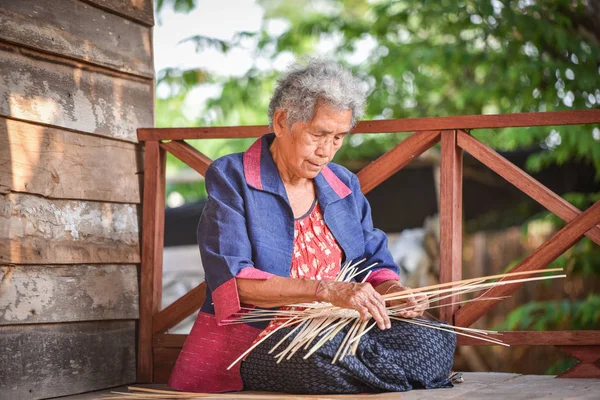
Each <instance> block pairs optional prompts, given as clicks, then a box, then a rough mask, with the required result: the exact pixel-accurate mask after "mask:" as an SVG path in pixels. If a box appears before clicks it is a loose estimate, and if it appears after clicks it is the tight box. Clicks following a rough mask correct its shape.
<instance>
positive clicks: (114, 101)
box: [0, 44, 154, 142]
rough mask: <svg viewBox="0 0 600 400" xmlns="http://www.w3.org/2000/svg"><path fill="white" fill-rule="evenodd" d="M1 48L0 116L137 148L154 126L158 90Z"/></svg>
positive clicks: (28, 53) (139, 83)
mask: <svg viewBox="0 0 600 400" xmlns="http://www.w3.org/2000/svg"><path fill="white" fill-rule="evenodd" d="M84 67H85V66H83V65H81V64H78V63H76V62H68V61H66V60H64V59H56V58H52V56H50V55H44V54H41V53H37V52H33V51H26V50H23V49H19V48H16V47H14V46H9V45H5V44H0V115H2V116H5V117H12V118H16V119H21V120H26V121H31V122H38V123H42V124H47V125H51V126H54V127H60V128H67V129H70V130H76V131H80V132H86V133H93V134H96V135H100V136H106V137H110V138H115V139H121V140H125V141H130V142H136V141H137V139H136V129H137V128H138V127H140V126H152V125H153V124H154V116H153V110H154V103H153V85H152V83H151V82H147V83H146V82H141V81H136V80H130V79H124V78H122V77H119V76H112V75H105V74H103V73H100V72H97V71H93V70H87V69H84Z"/></svg>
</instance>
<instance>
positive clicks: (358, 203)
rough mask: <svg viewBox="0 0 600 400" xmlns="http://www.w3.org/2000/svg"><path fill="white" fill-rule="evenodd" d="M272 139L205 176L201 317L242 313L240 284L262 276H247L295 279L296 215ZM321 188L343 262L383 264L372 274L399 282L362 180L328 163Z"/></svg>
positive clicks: (325, 215)
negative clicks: (204, 288)
mask: <svg viewBox="0 0 600 400" xmlns="http://www.w3.org/2000/svg"><path fill="white" fill-rule="evenodd" d="M274 137H275V135H274V134H268V135H264V136H263V137H262V138H260V139H259V140H257V141H256V143H255V144H254V145H252V147H250V148H249V149H248V151H247V152H246V153H243V154H242V153H238V154H232V155H228V156H225V157H222V158H220V159H218V160H216V161H215V162H213V163H212V165H211V166H210V168H209V169H208V171H207V172H206V189H207V191H208V194H209V198H208V201H207V203H206V206H205V208H204V211H203V213H202V217H201V219H200V224H199V225H198V243H199V245H200V253H201V255H202V264H203V266H204V270H205V273H206V282H207V286H208V290H207V300H206V302H205V304H204V306H203V307H202V310H203V311H204V312H209V313H211V314H212V313H215V312H216V316H217V321H221V320H223V319H226V318H228V317H229V316H230V315H231V314H232V313H234V312H237V311H238V310H239V299H238V297H237V287H236V286H235V279H234V278H235V277H236V276H237V275H238V274H239V273H240V272H241V271H242V270H243V269H246V268H254V269H257V270H258V271H255V272H256V273H255V274H252V272H253V271H248V270H246V271H245V274H246V276H255V277H257V278H260V277H261V276H264V277H266V276H267V275H265V274H264V273H265V272H266V273H268V274H273V275H279V276H283V277H289V276H290V266H291V263H292V250H293V242H294V214H293V211H292V208H291V206H290V202H289V200H288V198H287V195H286V192H285V188H284V186H283V182H282V180H281V178H280V176H279V171H278V170H277V167H276V165H275V162H274V161H273V158H272V156H271V152H270V151H269V145H270V143H271V142H272V141H273V139H274ZM315 188H316V193H317V199H318V202H319V204H320V207H321V210H322V212H323V218H324V220H325V223H326V224H327V226H328V227H329V229H330V230H331V232H332V234H333V236H334V237H335V238H336V240H337V241H338V243H339V245H340V247H341V248H342V250H343V254H344V259H345V260H359V259H362V258H366V261H365V262H364V263H363V264H362V265H363V266H367V265H370V264H372V263H374V262H377V263H378V264H377V266H376V267H375V268H373V269H372V274H373V273H375V272H376V271H378V270H381V269H387V270H388V271H389V272H393V274H392V275H388V277H395V279H397V274H398V272H399V270H398V267H397V266H396V264H395V263H394V261H393V258H392V256H391V254H390V252H389V251H388V248H387V238H386V235H385V234H384V233H383V232H382V231H380V230H378V229H375V228H374V227H373V222H372V220H371V209H370V206H369V203H368V202H367V200H366V198H365V196H364V195H363V194H362V192H361V191H360V184H359V182H358V179H357V177H356V175H354V174H353V173H352V172H350V171H348V170H347V169H346V168H344V167H342V166H340V165H337V164H334V163H329V164H328V165H327V166H326V167H325V168H324V169H323V171H321V173H319V174H318V175H317V176H316V178H315ZM261 272H262V274H261ZM378 275H379V276H381V274H375V275H374V276H378ZM361 278H362V277H360V276H359V277H357V279H361ZM223 285H226V286H223ZM213 303H214V307H213Z"/></svg>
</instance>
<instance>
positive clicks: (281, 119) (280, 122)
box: [273, 110, 289, 137]
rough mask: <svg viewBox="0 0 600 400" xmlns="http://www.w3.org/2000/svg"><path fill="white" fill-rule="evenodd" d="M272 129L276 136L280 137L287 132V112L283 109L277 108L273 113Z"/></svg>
mask: <svg viewBox="0 0 600 400" xmlns="http://www.w3.org/2000/svg"><path fill="white" fill-rule="evenodd" d="M273 131H274V132H275V136H276V137H281V136H283V135H286V134H288V133H289V129H288V123H287V113H286V112H285V111H284V110H277V111H275V113H274V114H273Z"/></svg>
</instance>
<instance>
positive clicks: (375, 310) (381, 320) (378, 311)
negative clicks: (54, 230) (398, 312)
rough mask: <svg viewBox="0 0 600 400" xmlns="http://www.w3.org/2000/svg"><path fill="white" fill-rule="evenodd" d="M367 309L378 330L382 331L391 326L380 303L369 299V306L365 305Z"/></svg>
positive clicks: (374, 299) (372, 298)
mask: <svg viewBox="0 0 600 400" xmlns="http://www.w3.org/2000/svg"><path fill="white" fill-rule="evenodd" d="M367 308H368V309H369V312H370V313H371V315H372V316H373V319H375V321H376V322H377V326H378V327H379V329H381V330H384V329H387V328H390V327H391V326H392V324H391V322H390V317H389V316H388V315H387V311H386V309H385V306H384V305H383V304H382V303H381V301H379V300H377V299H376V298H374V297H371V298H369V304H367Z"/></svg>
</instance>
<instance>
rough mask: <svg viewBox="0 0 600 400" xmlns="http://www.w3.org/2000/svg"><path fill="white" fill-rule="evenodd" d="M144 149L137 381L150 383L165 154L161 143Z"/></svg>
mask: <svg viewBox="0 0 600 400" xmlns="http://www.w3.org/2000/svg"><path fill="white" fill-rule="evenodd" d="M144 149H145V151H146V153H145V156H144V203H143V222H142V226H143V228H142V268H141V271H140V329H139V342H138V372H137V380H138V382H141V383H145V382H147V383H151V382H153V379H152V374H153V368H152V365H153V362H152V358H153V353H152V336H153V332H152V321H153V319H154V316H155V315H156V314H157V313H158V312H159V311H160V307H161V299H162V267H163V265H162V261H163V243H164V233H165V232H164V231H165V230H164V224H165V223H164V221H165V160H166V153H165V150H163V149H162V148H161V147H160V145H159V143H158V142H146V144H145V146H144Z"/></svg>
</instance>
